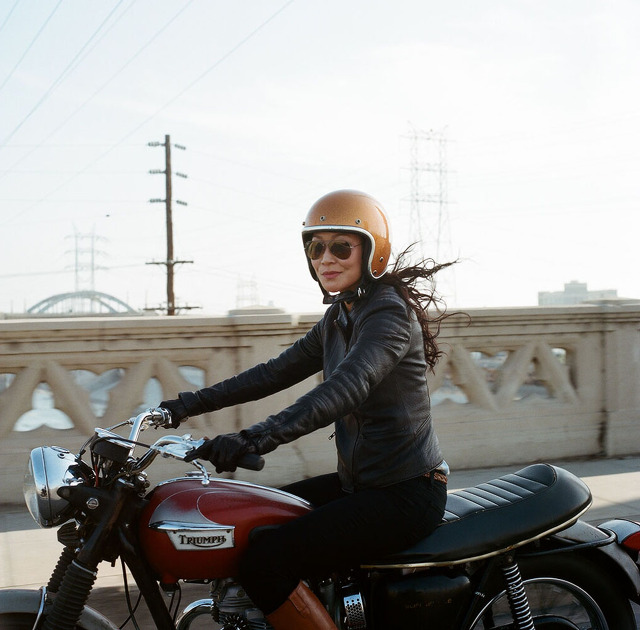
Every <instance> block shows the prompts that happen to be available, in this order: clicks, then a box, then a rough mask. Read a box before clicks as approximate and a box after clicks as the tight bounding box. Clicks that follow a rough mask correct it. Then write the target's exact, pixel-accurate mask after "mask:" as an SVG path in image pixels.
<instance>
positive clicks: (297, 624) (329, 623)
mask: <svg viewBox="0 0 640 630" xmlns="http://www.w3.org/2000/svg"><path fill="white" fill-rule="evenodd" d="M267 621H268V622H269V623H270V624H271V625H272V626H273V628H274V630H337V628H336V626H335V624H334V623H333V620H332V619H331V617H330V616H329V613H328V612H327V611H326V610H325V608H324V606H323V605H322V604H321V603H320V600H319V599H318V598H317V597H316V596H315V595H314V594H313V593H312V591H311V590H310V589H309V588H308V587H307V586H306V585H305V584H304V583H303V582H300V583H299V584H298V586H296V588H295V590H294V591H293V593H291V595H289V599H287V601H286V602H285V603H284V604H282V606H280V607H279V608H277V609H276V610H274V611H273V612H272V613H271V614H270V615H267Z"/></svg>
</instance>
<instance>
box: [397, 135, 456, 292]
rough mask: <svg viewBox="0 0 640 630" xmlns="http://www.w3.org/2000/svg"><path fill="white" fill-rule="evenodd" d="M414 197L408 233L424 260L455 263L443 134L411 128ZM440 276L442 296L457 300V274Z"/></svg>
mask: <svg viewBox="0 0 640 630" xmlns="http://www.w3.org/2000/svg"><path fill="white" fill-rule="evenodd" d="M408 138H409V141H410V155H411V163H410V172H411V197H410V206H411V208H410V216H409V230H410V234H411V240H412V241H417V243H416V245H417V248H418V252H419V254H420V258H421V259H425V258H432V259H433V260H435V261H436V262H437V263H443V262H451V261H453V260H454V256H453V254H452V251H451V250H452V247H451V232H450V228H449V208H448V188H447V174H448V171H447V139H446V136H445V133H444V131H433V130H430V131H426V132H425V131H420V130H418V129H416V128H415V127H414V126H413V125H411V129H410V132H409V135H408ZM441 273H442V274H443V275H442V276H440V274H438V285H439V293H440V294H441V295H445V294H446V295H447V297H448V298H452V299H453V300H454V301H455V300H456V281H455V271H454V270H453V269H452V268H449V269H447V270H445V271H444V272H441Z"/></svg>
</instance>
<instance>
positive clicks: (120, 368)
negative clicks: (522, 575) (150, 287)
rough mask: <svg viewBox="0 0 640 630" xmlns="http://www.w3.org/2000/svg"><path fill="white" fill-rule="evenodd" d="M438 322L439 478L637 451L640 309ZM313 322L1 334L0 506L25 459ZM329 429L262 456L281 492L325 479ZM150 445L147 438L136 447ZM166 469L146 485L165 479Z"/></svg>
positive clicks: (19, 324)
mask: <svg viewBox="0 0 640 630" xmlns="http://www.w3.org/2000/svg"><path fill="white" fill-rule="evenodd" d="M468 315H469V317H470V319H469V318H467V317H462V316H455V317H452V318H450V319H448V320H447V321H446V323H445V325H444V327H443V330H442V334H441V336H440V341H441V344H442V345H443V347H444V349H445V351H446V353H447V354H446V356H445V357H443V359H442V360H441V361H440V363H439V364H438V367H437V369H436V372H435V374H433V375H431V376H430V385H431V392H432V405H433V415H434V418H435V422H436V427H437V431H438V435H439V437H440V441H441V444H442V447H443V450H444V452H445V455H446V458H447V460H448V462H449V463H450V465H451V466H452V467H453V468H473V467H482V466H495V465H510V464H513V465H520V464H524V463H528V462H531V461H539V460H546V461H553V460H557V459H565V458H571V457H584V456H618V455H626V454H637V453H638V452H640V422H639V420H640V388H639V387H638V383H639V382H640V305H638V304H629V305H620V306H611V305H594V306H577V307H545V308H540V307H537V308H511V309H478V310H471V311H469V312H468ZM317 318H318V315H313V316H312V315H304V316H291V315H284V314H276V315H273V314H272V315H259V314H256V315H241V316H234V317H227V318H209V317H158V318H155V317H122V318H120V317H118V318H109V317H96V318H64V319H62V318H61V319H29V320H26V319H25V320H15V319H14V320H9V319H7V320H0V437H1V439H0V471H1V473H2V484H1V485H0V503H2V502H4V503H7V502H11V503H16V502H21V501H22V496H21V483H22V475H23V471H24V467H25V463H26V460H27V456H28V453H29V451H30V449H31V448H33V447H35V446H40V445H42V444H56V445H59V446H65V447H67V448H69V449H70V450H77V449H78V448H79V447H80V445H81V444H82V443H83V442H84V441H85V440H86V439H87V437H89V436H90V435H91V433H92V431H93V428H94V427H95V426H102V427H106V426H110V425H113V424H116V423H117V422H118V421H120V420H122V419H126V418H128V417H130V416H132V415H134V413H136V412H137V410H139V409H143V408H145V407H148V406H152V405H156V404H157V403H158V402H159V401H160V400H162V399H163V398H166V397H174V396H175V394H176V393H177V392H178V391H182V390H185V389H196V388H198V387H202V386H203V385H205V384H210V383H213V382H216V381H217V380H220V379H222V378H225V377H227V376H230V375H232V374H235V373H237V372H239V371H240V370H242V369H244V368H247V367H250V366H252V365H254V364H255V363H257V362H259V361H263V360H266V359H268V358H270V357H271V356H274V355H275V354H276V353H278V352H280V351H281V350H282V349H283V348H285V347H287V346H288V345H290V344H291V343H292V342H293V341H294V340H295V339H297V338H298V337H299V336H301V335H302V334H304V333H305V332H306V331H307V330H308V329H309V328H310V327H311V326H312V325H313V323H314V322H315V321H316V320H317ZM319 379H320V375H318V376H316V377H313V378H311V379H309V380H308V381H307V382H303V383H301V384H299V385H298V386H296V387H294V388H292V389H291V390H289V391H286V392H282V393H280V394H277V395H275V396H272V397H270V398H268V399H265V400H263V401H257V402H252V403H249V404H247V405H244V406H241V407H235V408H231V409H224V410H221V411H219V412H217V413H215V414H207V415H205V416H202V417H199V418H194V419H191V420H190V421H189V423H188V424H185V425H183V427H184V430H182V428H181V430H180V431H179V433H184V432H187V431H188V432H191V433H193V434H194V435H196V436H201V435H214V434H215V433H218V432H228V431H233V430H237V429H240V428H242V427H246V426H248V425H249V424H251V423H253V422H256V421H259V420H262V419H264V418H265V417H266V416H267V415H269V414H270V413H273V412H276V411H278V410H280V409H282V408H283V407H284V406H286V405H287V404H289V403H291V402H293V400H295V399H296V398H297V397H298V396H300V395H301V394H302V393H304V392H305V391H307V390H308V389H309V388H311V387H312V386H313V385H314V384H315V383H317V382H319ZM331 433H332V429H331V427H328V428H327V429H326V430H321V431H318V432H316V433H315V434H313V435H310V436H307V437H305V438H302V439H301V440H298V441H297V442H296V443H294V444H290V445H286V446H284V447H281V448H280V449H278V450H277V451H276V452H274V453H272V454H270V455H269V456H268V460H267V466H266V467H265V469H264V471H263V472H261V473H246V472H239V473H237V476H238V477H240V478H244V479H250V480H255V481H258V482H260V483H264V484H281V483H285V482H287V481H290V480H293V479H297V478H302V477H305V476H309V475H313V474H319V473H321V472H326V471H330V470H334V469H335V453H334V446H333V442H332V441H330V440H329V439H328V437H329V436H330V434H331ZM145 437H146V439H148V440H149V441H151V440H152V439H155V438H154V437H153V436H149V435H146V436H145ZM185 469H186V467H185V465H182V464H180V463H175V462H162V465H160V466H155V472H153V473H152V475H151V477H152V480H153V481H155V480H159V479H161V478H163V477H167V476H178V475H180V474H181V473H182V472H184V470H185Z"/></svg>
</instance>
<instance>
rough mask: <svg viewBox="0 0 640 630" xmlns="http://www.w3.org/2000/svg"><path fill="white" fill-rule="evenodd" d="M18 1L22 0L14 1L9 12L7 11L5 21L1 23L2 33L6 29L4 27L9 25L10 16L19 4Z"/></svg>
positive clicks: (0, 29) (0, 30) (0, 31)
mask: <svg viewBox="0 0 640 630" xmlns="http://www.w3.org/2000/svg"><path fill="white" fill-rule="evenodd" d="M18 2H20V0H16V1H15V2H14V3H13V6H12V7H11V9H10V10H9V13H7V17H5V18H4V22H3V23H2V24H0V33H2V31H3V30H4V27H5V26H6V25H7V22H8V21H9V18H10V17H11V14H12V13H13V12H14V10H15V8H16V7H17V6H18Z"/></svg>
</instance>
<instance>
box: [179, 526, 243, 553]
mask: <svg viewBox="0 0 640 630" xmlns="http://www.w3.org/2000/svg"><path fill="white" fill-rule="evenodd" d="M227 533H230V530H227ZM176 537H177V540H178V542H179V545H180V547H184V546H187V547H190V546H194V547H201V548H203V549H215V548H216V547H221V548H222V549H224V548H226V547H228V546H229V545H228V544H227V543H228V541H229V537H228V536H227V535H213V536H205V535H203V534H195V535H194V534H180V533H178V532H176ZM172 538H173V537H172ZM232 546H233V545H232Z"/></svg>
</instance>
